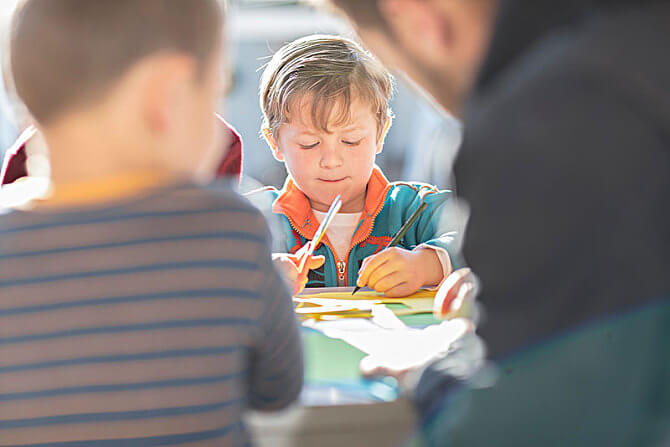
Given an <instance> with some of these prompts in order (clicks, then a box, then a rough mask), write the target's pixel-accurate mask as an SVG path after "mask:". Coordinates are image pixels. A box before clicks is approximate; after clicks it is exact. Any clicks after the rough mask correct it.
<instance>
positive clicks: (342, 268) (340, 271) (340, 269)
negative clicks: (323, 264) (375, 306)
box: [284, 205, 384, 286]
mask: <svg viewBox="0 0 670 447" xmlns="http://www.w3.org/2000/svg"><path fill="white" fill-rule="evenodd" d="M383 209H384V206H383V205H382V206H381V207H379V209H378V210H377V212H375V214H373V215H372V216H370V217H371V218H372V227H371V228H370V231H369V232H368V233H367V234H366V235H365V236H363V237H362V238H361V239H360V240H358V241H356V242H355V243H352V244H351V245H350V246H349V250H348V251H347V255H346V258H345V259H349V255H350V254H351V250H352V248H354V247H355V246H356V245H358V244H360V243H361V242H363V241H364V240H365V239H367V238H368V236H370V234H372V228H374V222H375V219H376V218H377V216H379V213H381V212H382V210H383ZM284 216H286V217H287V218H288V223H289V224H290V225H291V227H292V228H293V229H294V230H295V231H297V232H298V234H300V235H301V236H302V237H304V238H305V239H309V238H308V237H307V235H306V234H304V233H303V232H302V231H301V230H300V228H298V226H297V225H296V224H295V222H294V221H293V219H292V218H291V217H289V216H288V215H286V214H284ZM321 242H322V243H323V244H324V245H325V246H326V247H328V248H329V249H330V252H331V253H332V254H333V258H335V265H336V266H337V278H338V279H339V280H340V281H344V285H345V286H348V285H349V284H348V282H349V278H348V276H349V275H348V273H349V266H348V265H347V262H346V261H340V260H339V258H338V257H337V254H336V253H335V250H334V249H333V247H331V246H330V244H329V243H328V242H326V240H322V241H321Z"/></svg>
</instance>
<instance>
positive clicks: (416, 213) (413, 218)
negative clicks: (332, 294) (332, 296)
mask: <svg viewBox="0 0 670 447" xmlns="http://www.w3.org/2000/svg"><path fill="white" fill-rule="evenodd" d="M427 206H428V204H427V203H426V202H422V203H421V205H420V206H419V207H418V208H417V209H416V211H414V213H412V215H411V216H410V218H409V220H408V221H407V222H405V225H403V226H402V228H400V230H398V232H397V233H396V234H395V236H393V239H391V240H390V241H389V243H388V244H386V247H384V250H386V249H387V248H389V247H394V246H396V245H398V243H399V242H400V241H401V240H402V238H403V237H405V234H407V231H408V230H409V229H410V227H411V226H412V225H414V222H416V221H417V219H418V218H419V216H421V213H423V211H424V210H425V209H426V207H427ZM360 289H361V288H360V287H359V286H356V287H355V288H354V291H353V292H351V294H352V295H353V294H354V293H356V292H358V291H359V290H360Z"/></svg>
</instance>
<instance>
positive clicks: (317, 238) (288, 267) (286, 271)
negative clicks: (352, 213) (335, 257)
mask: <svg viewBox="0 0 670 447" xmlns="http://www.w3.org/2000/svg"><path fill="white" fill-rule="evenodd" d="M340 208H342V199H341V198H340V196H339V195H338V196H337V197H335V200H333V203H331V205H330V208H329V209H328V213H327V214H326V217H325V218H324V219H323V221H322V222H321V224H320V225H319V228H317V230H316V232H315V233H314V238H313V239H312V240H311V241H309V242H308V243H307V244H305V245H304V246H303V247H302V248H301V249H300V250H298V251H297V252H296V253H295V254H294V255H292V254H288V253H279V254H273V255H272V260H273V261H274V262H275V265H277V266H278V268H279V269H280V271H281V272H282V274H283V276H284V279H286V280H287V281H288V282H289V284H292V285H293V294H294V295H297V294H298V293H300V292H302V289H304V288H305V285H307V274H308V273H309V271H310V270H312V269H316V268H319V267H321V265H323V263H324V262H325V260H326V258H324V257H323V256H313V253H314V250H316V248H317V247H318V245H319V244H320V243H321V239H322V238H323V236H324V235H325V234H326V230H327V229H328V226H329V225H330V223H331V222H332V221H333V218H334V217H335V215H336V214H337V212H338V211H340Z"/></svg>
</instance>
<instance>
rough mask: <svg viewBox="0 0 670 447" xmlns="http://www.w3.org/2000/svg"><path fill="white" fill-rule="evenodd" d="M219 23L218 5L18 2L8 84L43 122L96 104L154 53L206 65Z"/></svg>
mask: <svg viewBox="0 0 670 447" xmlns="http://www.w3.org/2000/svg"><path fill="white" fill-rule="evenodd" d="M222 20H223V17H222V11H221V6H220V4H219V2H218V1H217V0H188V1H185V0H140V1H137V0H24V1H23V2H22V3H21V4H20V5H19V6H18V8H17V11H16V12H15V15H14V18H13V20H12V29H11V41H10V64H11V72H12V77H13V80H14V85H15V87H16V91H17V93H18V95H19V97H20V98H21V99H22V100H23V102H24V103H25V105H26V107H27V108H28V110H29V111H30V113H31V114H32V115H33V117H34V118H35V119H36V120H37V121H39V122H41V123H45V122H47V121H49V120H50V119H52V118H54V116H56V115H58V114H59V113H61V112H63V110H64V109H66V108H68V107H71V106H73V105H75V104H79V103H82V102H85V101H91V100H95V99H97V98H99V97H100V96H101V95H102V94H104V92H105V91H106V90H107V89H108V88H109V87H111V85H112V84H113V83H114V81H116V80H118V79H119V78H120V77H121V76H122V74H123V73H124V72H125V71H126V70H127V69H128V68H130V67H131V66H132V65H133V64H134V63H136V62H137V61H139V60H140V59H142V58H144V57H146V56H148V55H150V54H153V53H155V52H159V51H164V50H174V51H179V52H183V53H186V54H189V55H192V56H193V57H194V58H196V60H197V61H198V62H199V65H200V66H204V65H205V63H206V61H209V60H210V56H211V54H212V52H213V50H214V48H215V47H216V46H217V45H218V39H219V38H220V36H221V27H222Z"/></svg>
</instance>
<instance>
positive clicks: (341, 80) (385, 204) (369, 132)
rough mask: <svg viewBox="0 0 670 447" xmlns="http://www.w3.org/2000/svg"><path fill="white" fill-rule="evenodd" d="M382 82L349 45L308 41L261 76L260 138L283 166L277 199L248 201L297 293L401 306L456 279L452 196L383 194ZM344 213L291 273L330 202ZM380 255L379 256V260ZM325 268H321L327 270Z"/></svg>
mask: <svg viewBox="0 0 670 447" xmlns="http://www.w3.org/2000/svg"><path fill="white" fill-rule="evenodd" d="M392 91H393V85H392V78H391V75H390V74H389V73H388V72H387V71H386V70H385V69H384V67H383V66H382V65H381V64H380V63H379V62H378V61H377V60H375V59H374V58H373V57H372V56H371V55H370V54H369V53H367V52H366V51H364V50H363V49H362V48H361V47H360V46H359V45H358V44H356V43H355V42H353V41H351V40H349V39H345V38H342V37H337V36H318V35H317V36H310V37H306V38H302V39H298V40H296V41H294V42H292V43H289V44H288V45H286V46H284V47H283V48H281V49H280V50H279V51H278V52H277V53H276V54H275V55H274V57H273V58H272V60H271V61H270V62H269V64H268V65H267V67H266V68H265V71H264V73H263V77H262V81H261V88H260V103H261V108H262V110H263V115H264V127H263V134H264V135H265V138H266V139H267V142H268V144H269V145H270V148H271V149H272V153H273V155H274V157H275V158H276V159H277V160H279V161H282V162H284V163H285V165H286V168H287V170H288V173H289V176H288V179H287V181H286V183H285V185H284V187H283V189H282V190H281V191H277V190H276V189H274V188H264V189H262V190H259V191H256V192H252V193H250V197H251V198H252V201H254V202H255V203H256V204H257V205H258V206H259V207H260V208H261V209H262V210H263V211H264V212H265V213H266V214H267V215H268V216H270V215H272V214H273V213H274V214H275V216H277V215H278V216H280V217H279V219H275V222H276V223H275V225H273V227H274V228H273V231H274V236H275V243H274V247H273V248H274V251H275V253H276V255H275V262H276V263H277V264H278V265H279V266H280V268H281V269H282V271H283V272H284V275H285V277H286V278H287V279H288V280H289V282H291V283H293V284H294V291H298V290H300V289H302V287H303V286H304V285H305V284H306V285H307V287H322V286H336V285H340V286H353V285H359V286H366V285H367V286H369V287H371V288H373V289H375V290H377V291H379V292H385V293H386V295H388V296H406V295H409V294H411V293H413V292H415V291H417V290H418V289H419V288H421V287H424V286H428V287H432V286H437V285H439V284H440V283H441V281H442V279H443V278H445V277H446V276H447V275H448V274H449V273H450V272H451V271H452V269H453V267H454V264H455V263H456V259H457V258H456V256H457V253H458V240H459V239H460V233H461V231H460V228H461V227H462V222H460V219H458V217H457V215H456V214H457V213H455V206H454V205H455V204H454V200H453V198H452V194H451V192H449V191H438V190H437V189H436V188H434V187H432V186H429V185H425V184H420V183H389V182H388V180H386V178H385V177H384V174H383V173H382V172H381V170H380V169H379V168H378V167H376V166H375V156H376V155H377V154H379V153H380V152H381V151H382V148H383V142H384V137H385V135H386V132H387V131H388V129H389V127H390V125H391V112H390V110H389V100H390V97H391V94H392ZM338 195H340V196H341V198H342V201H343V205H342V208H341V210H340V213H339V214H338V215H337V217H336V218H335V220H334V221H333V223H332V224H331V226H330V228H329V229H328V231H327V233H326V237H325V238H324V243H323V244H321V245H320V246H319V247H318V248H317V250H316V252H315V255H316V256H315V257H314V258H313V259H310V260H308V262H307V266H308V268H310V269H312V270H311V271H310V272H309V276H307V274H306V273H305V272H298V268H297V267H296V265H298V264H299V260H300V258H301V256H302V255H303V252H304V250H303V251H300V250H301V248H302V247H304V246H305V244H306V243H307V242H308V241H309V240H311V239H312V238H313V236H314V233H315V232H316V229H317V228H318V226H319V222H320V221H321V220H322V219H323V217H324V215H325V212H326V211H327V210H328V207H329V205H330V204H331V202H332V201H333V199H334V198H335V197H337V196H338ZM422 202H425V203H427V204H428V206H427V208H426V210H425V211H424V212H423V214H422V215H421V217H420V218H419V220H418V221H417V222H416V223H415V224H414V225H413V226H412V228H411V229H410V231H409V232H408V233H407V234H406V235H405V237H404V238H403V240H402V242H401V244H400V245H399V246H397V247H395V248H390V249H387V250H383V249H384V247H385V246H386V245H387V244H388V242H389V241H390V240H391V238H392V237H393V236H394V235H395V234H396V233H397V232H398V230H400V228H401V227H402V225H403V224H404V223H405V222H406V221H407V219H409V217H410V215H411V214H412V213H413V212H414V211H415V210H416V209H417V208H418V207H419V206H420V205H421V203H422ZM382 250H383V251H382ZM324 261H325V263H324Z"/></svg>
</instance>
